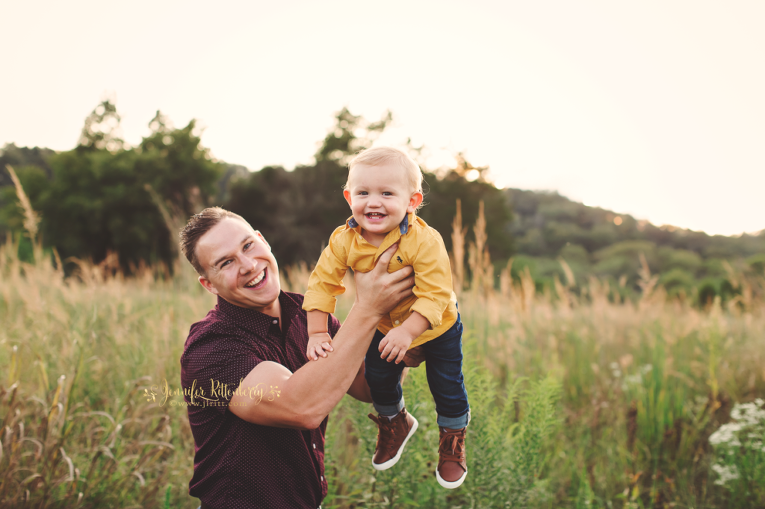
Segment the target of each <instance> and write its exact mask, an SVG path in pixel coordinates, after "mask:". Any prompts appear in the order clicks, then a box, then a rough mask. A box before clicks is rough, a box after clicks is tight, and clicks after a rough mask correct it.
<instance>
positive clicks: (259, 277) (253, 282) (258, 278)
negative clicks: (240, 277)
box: [244, 269, 266, 287]
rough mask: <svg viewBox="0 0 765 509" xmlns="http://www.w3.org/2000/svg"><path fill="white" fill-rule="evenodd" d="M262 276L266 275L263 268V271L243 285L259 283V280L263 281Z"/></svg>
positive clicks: (250, 285) (249, 285)
mask: <svg viewBox="0 0 765 509" xmlns="http://www.w3.org/2000/svg"><path fill="white" fill-rule="evenodd" d="M264 277H266V271H265V269H263V272H261V273H260V274H259V275H258V277H256V278H255V279H253V280H252V281H250V282H249V283H247V284H246V285H244V286H247V287H252V286H255V285H256V284H258V283H260V282H261V281H263V278H264Z"/></svg>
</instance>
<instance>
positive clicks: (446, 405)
mask: <svg viewBox="0 0 765 509" xmlns="http://www.w3.org/2000/svg"><path fill="white" fill-rule="evenodd" d="M423 346H424V347H425V348H426V355H425V359H426V360H425V366H426V370H427V376H428V385H429V386H430V392H431V394H433V399H434V400H435V402H436V412H437V413H438V421H437V422H438V426H439V437H440V438H439V443H438V456H439V460H438V467H437V468H436V479H437V480H438V483H439V484H440V485H441V486H443V487H444V488H448V489H453V488H457V487H459V486H460V485H461V484H462V483H463V482H464V481H465V478H466V477H467V460H466V449H465V435H466V431H467V425H468V423H469V422H470V405H469V404H468V398H467V391H466V390H465V383H464V379H463V376H462V323H461V322H460V319H459V317H458V318H457V322H456V323H455V324H454V326H453V327H452V328H451V329H449V330H448V331H447V332H446V333H444V334H442V335H441V336H440V337H438V338H436V339H434V340H432V341H428V342H427V343H425V344H424V345H423Z"/></svg>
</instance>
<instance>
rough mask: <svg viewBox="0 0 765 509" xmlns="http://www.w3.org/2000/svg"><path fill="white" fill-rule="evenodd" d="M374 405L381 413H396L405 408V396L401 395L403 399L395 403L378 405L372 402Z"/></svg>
mask: <svg viewBox="0 0 765 509" xmlns="http://www.w3.org/2000/svg"><path fill="white" fill-rule="evenodd" d="M372 405H374V407H375V410H377V413H378V414H380V415H396V414H397V413H399V412H400V411H401V410H403V409H404V397H403V396H401V399H400V400H399V402H398V403H396V404H395V405H378V404H377V403H374V402H372Z"/></svg>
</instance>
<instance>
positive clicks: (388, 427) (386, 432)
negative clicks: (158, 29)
mask: <svg viewBox="0 0 765 509" xmlns="http://www.w3.org/2000/svg"><path fill="white" fill-rule="evenodd" d="M369 417H370V418H371V419H372V420H373V421H375V422H376V423H377V426H378V428H377V444H378V445H379V444H382V443H384V444H386V448H387V449H388V453H390V454H392V453H394V452H395V450H396V449H395V446H394V444H393V439H394V438H395V437H396V426H395V425H394V424H393V421H389V420H388V419H387V418H385V417H379V418H378V417H377V416H375V415H372V414H369Z"/></svg>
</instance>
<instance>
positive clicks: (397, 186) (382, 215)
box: [343, 164, 422, 238]
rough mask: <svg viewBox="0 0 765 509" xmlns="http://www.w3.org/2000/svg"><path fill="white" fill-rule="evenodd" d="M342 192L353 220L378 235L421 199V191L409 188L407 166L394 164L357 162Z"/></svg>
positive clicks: (386, 230) (385, 232)
mask: <svg viewBox="0 0 765 509" xmlns="http://www.w3.org/2000/svg"><path fill="white" fill-rule="evenodd" d="M343 195H344V196H345V199H346V201H348V205H350V206H351V212H352V213H353V218H354V219H355V220H356V222H357V223H359V225H360V226H361V227H362V228H363V229H364V230H365V231H366V232H368V233H370V234H372V235H373V236H379V237H381V238H384V237H385V234H387V233H388V232H389V231H391V230H393V229H394V228H398V225H399V223H401V221H403V220H404V216H405V215H406V214H408V213H411V212H414V211H415V209H416V208H417V206H419V204H420V203H421V202H422V193H418V192H413V191H412V189H411V187H410V185H409V179H408V178H407V174H406V170H405V169H404V168H402V167H401V166H399V165H396V164H385V165H380V166H366V165H362V164H360V165H358V166H356V167H355V168H354V169H353V171H352V172H351V174H350V178H349V180H348V189H346V190H345V191H344V192H343Z"/></svg>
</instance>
